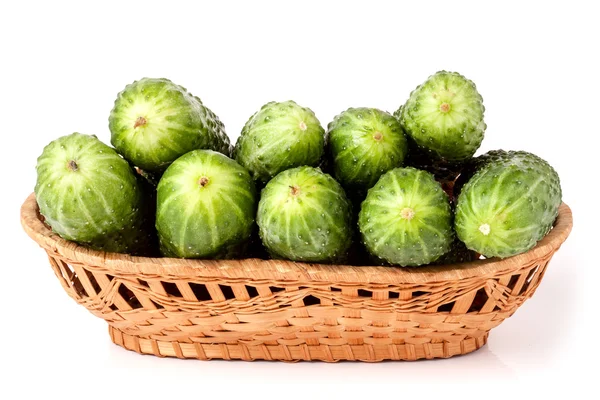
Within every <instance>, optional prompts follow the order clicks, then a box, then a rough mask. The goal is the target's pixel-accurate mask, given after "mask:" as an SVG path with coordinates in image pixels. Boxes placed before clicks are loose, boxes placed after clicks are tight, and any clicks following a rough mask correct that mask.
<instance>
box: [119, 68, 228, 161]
mask: <svg viewBox="0 0 600 400" xmlns="http://www.w3.org/2000/svg"><path fill="white" fill-rule="evenodd" d="M109 128H110V131H111V143H112V145H113V146H115V148H116V149H117V151H118V152H119V153H121V154H122V155H123V157H125V158H126V159H127V160H129V161H130V162H131V163H132V164H133V165H135V166H137V167H140V168H141V169H143V170H145V171H147V172H162V171H164V170H165V169H166V168H167V167H168V166H169V164H171V163H172V162H173V161H175V160H176V159H177V158H178V157H180V156H182V155H184V154H185V153H187V152H189V151H192V150H196V149H210V150H215V151H219V152H221V153H223V154H225V155H227V156H229V155H230V153H231V145H230V143H229V138H228V137H227V134H226V133H225V127H224V125H223V123H222V122H221V121H220V120H219V118H218V117H217V116H216V115H215V114H214V113H213V112H212V111H211V110H209V109H208V108H207V107H206V106H205V105H203V104H202V101H200V99H199V98H198V97H195V96H192V94H190V93H189V92H188V91H187V90H186V89H185V88H183V87H181V86H179V85H176V84H174V83H173V82H171V81H170V80H168V79H152V78H144V79H140V80H139V81H135V82H133V83H131V84H129V85H127V86H126V87H125V89H124V90H123V91H122V92H121V93H119V95H118V97H117V99H116V100H115V105H114V107H113V109H112V111H111V113H110V117H109Z"/></svg>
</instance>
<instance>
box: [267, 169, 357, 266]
mask: <svg viewBox="0 0 600 400" xmlns="http://www.w3.org/2000/svg"><path fill="white" fill-rule="evenodd" d="M294 188H296V189H294ZM294 192H295V193H296V194H294ZM351 220H352V208H351V205H350V202H349V201H348V200H347V198H346V195H345V193H344V190H343V189H342V187H341V186H340V184H339V183H338V182H336V181H335V180H334V179H333V178H332V177H331V176H329V175H327V174H324V173H323V172H321V170H320V169H318V168H312V167H307V166H303V167H298V168H293V169H289V170H286V171H284V172H282V173H280V174H278V175H277V176H276V177H275V178H273V179H272V180H271V181H270V182H269V183H268V184H267V186H266V187H265V188H264V189H263V191H262V194H261V199H260V202H259V204H258V214H257V222H258V226H259V228H260V230H259V234H260V237H261V239H262V242H263V244H264V245H265V247H266V248H267V250H268V251H269V252H270V254H271V255H272V256H273V257H275V258H285V259H288V260H293V261H305V262H338V261H341V260H343V259H344V258H345V257H346V254H347V251H348V248H349V247H350V244H351V242H352V227H351Z"/></svg>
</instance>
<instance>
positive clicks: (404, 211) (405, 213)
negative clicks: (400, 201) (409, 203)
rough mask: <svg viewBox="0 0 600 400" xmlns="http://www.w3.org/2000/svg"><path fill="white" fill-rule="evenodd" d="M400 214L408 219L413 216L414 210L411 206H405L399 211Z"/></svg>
mask: <svg viewBox="0 0 600 400" xmlns="http://www.w3.org/2000/svg"><path fill="white" fill-rule="evenodd" d="M400 216H401V217H402V218H404V219H406V220H408V221H410V220H411V219H413V218H414V217H415V210H413V209H412V208H409V207H406V208H403V209H402V210H401V211H400Z"/></svg>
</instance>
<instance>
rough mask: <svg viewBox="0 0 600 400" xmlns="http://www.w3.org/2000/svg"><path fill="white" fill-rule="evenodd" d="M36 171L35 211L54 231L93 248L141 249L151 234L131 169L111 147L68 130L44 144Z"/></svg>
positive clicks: (144, 204)
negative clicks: (67, 133) (70, 165)
mask: <svg viewBox="0 0 600 400" xmlns="http://www.w3.org/2000/svg"><path fill="white" fill-rule="evenodd" d="M71 161H73V162H74V163H75V164H73V167H75V168H76V169H75V170H73V167H71V168H70V167H69V163H70V162H71ZM36 170H37V182H36V185H35V194H36V199H37V202H38V205H39V207H40V213H41V214H42V215H43V216H44V218H45V221H46V223H47V224H48V225H50V227H51V228H52V230H53V231H54V232H56V233H58V234H59V235H60V236H61V237H62V238H64V239H67V240H72V241H75V242H78V243H80V244H82V245H85V246H88V247H91V248H93V249H96V250H104V251H109V252H118V253H131V254H144V253H145V251H146V250H147V246H148V245H149V243H150V242H151V235H152V232H150V231H148V230H147V229H146V228H147V226H146V225H147V216H148V215H147V213H146V206H147V205H148V204H146V202H145V201H146V198H145V195H144V193H143V191H142V188H141V187H140V184H139V182H138V181H137V178H136V176H135V173H134V171H133V170H132V168H131V167H130V166H129V164H128V163H127V161H125V160H124V159H123V158H121V157H120V156H119V155H118V154H117V153H116V152H115V150H114V149H112V148H110V147H108V146H107V145H105V144H104V143H102V142H101V141H100V140H98V139H97V138H96V137H95V136H90V135H84V134H81V133H73V134H71V135H67V136H63V137H61V138H59V139H56V140H54V141H53V142H51V143H50V144H48V145H47V146H46V147H45V148H44V150H43V152H42V154H41V155H40V157H39V158H38V160H37V167H36Z"/></svg>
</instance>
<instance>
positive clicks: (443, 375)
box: [0, 0, 600, 399]
mask: <svg viewBox="0 0 600 400" xmlns="http://www.w3.org/2000/svg"><path fill="white" fill-rule="evenodd" d="M120 3H122V4H120ZM1 4H2V5H0V70H1V73H0V79H2V84H1V85H0V116H1V117H0V132H1V136H0V149H1V150H0V151H1V156H0V163H1V169H0V171H1V174H2V175H1V182H2V184H1V185H0V200H1V202H2V207H1V208H0V213H1V214H0V216H1V230H0V235H1V241H0V246H1V249H0V251H1V252H0V257H1V258H0V259H1V260H2V265H1V267H0V268H1V269H0V296H1V304H2V308H1V312H0V337H1V341H0V346H1V351H0V365H1V367H2V370H3V371H2V372H1V374H0V382H1V383H0V398H6V399H8V398H25V397H28V395H36V396H38V397H39V396H44V398H46V397H48V396H50V397H54V396H56V395H59V396H61V397H62V398H64V399H71V398H78V399H86V398H95V397H103V398H106V397H107V396H113V397H114V398H126V396H127V398H131V397H132V396H139V397H140V398H142V396H143V397H146V398H152V397H160V398H163V399H168V398H173V399H177V398H179V399H183V398H194V397H200V396H206V397H209V396H210V398H213V399H214V398H234V397H238V398H239V396H242V395H243V396H244V397H262V398H266V397H270V396H277V397H278V398H286V397H291V398H296V397H300V396H302V397H303V398H311V397H328V398H337V397H338V396H341V395H345V396H348V395H350V397H353V396H356V397H361V398H372V397H374V396H384V395H385V396H387V397H389V398H407V397H409V398H410V396H414V397H416V396H419V398H425V397H429V396H431V395H433V394H434V393H438V394H442V395H443V396H444V398H452V397H455V396H459V397H461V398H475V397H479V398H490V397H492V398H495V397H506V398H521V397H524V396H525V395H527V394H528V393H529V392H533V393H538V395H537V396H539V397H537V398H541V397H544V396H545V394H547V393H556V392H557V391H564V392H572V393H574V392H575V391H576V390H579V389H582V388H585V387H588V385H593V384H594V385H595V384H597V373H598V367H597V364H595V363H594V362H596V361H597V357H598V355H599V354H598V352H597V348H598V342H599V339H598V337H597V332H598V330H597V329H594V326H593V325H595V326H596V327H597V323H596V322H597V321H594V320H597V319H598V317H599V314H598V308H597V306H596V304H594V300H596V301H597V299H598V296H594V294H595V293H597V291H598V289H597V288H598V279H600V277H599V276H598V268H599V266H598V265H597V264H598V263H597V262H594V258H595V257H594V255H593V251H594V250H595V249H597V248H598V245H597V241H598V239H597V238H598V228H597V226H598V223H599V222H600V221H599V218H598V211H597V209H598V200H597V199H598V197H597V195H598V185H599V183H598V175H599V172H598V167H597V165H596V164H597V154H598V147H597V144H598V137H599V134H600V128H599V125H598V122H597V121H598V115H599V110H600V84H599V82H600V63H599V62H598V59H597V57H598V49H599V45H598V41H599V39H600V29H599V28H598V24H599V21H598V16H599V12H598V9H596V8H595V7H594V2H592V1H590V2H587V3H585V2H578V1H568V2H564V3H552V2H543V3H542V2H540V3H533V2H527V3H525V2H510V1H508V2H507V1H502V2H494V3H493V5H492V3H491V2H472V3H471V2H468V3H467V2H461V1H456V0H454V1H449V0H445V1H440V2H426V1H424V2H419V1H411V2H406V3H400V2H380V1H372V0H370V1H362V2H327V3H326V2H324V1H322V2H312V1H302V2H272V3H262V2H261V3H260V4H258V3H254V4H250V2H248V4H246V3H242V2H239V3H234V2H228V1H223V2H218V3H217V2H216V1H215V2H211V3H200V2H194V3H192V2H190V3H183V2H178V1H168V2H165V3H164V4H160V3H155V2H102V3H101V2H97V3H96V4H95V5H92V4H91V3H88V2H79V3H64V2H58V1H51V2H39V3H36V2H28V1H21V2H18V3H17V2H14V5H13V4H12V3H9V2H2V3H1ZM16 4H18V5H16ZM440 69H447V70H452V71H458V72H460V73H462V74H464V75H466V76H467V77H468V78H470V79H472V80H473V81H475V83H476V84H477V87H478V89H479V91H480V93H481V94H482V96H483V98H484V103H485V106H486V114H485V119H486V122H487V124H488V129H487V132H486V138H485V140H484V143H483V146H482V148H481V149H480V152H482V151H487V150H489V149H496V148H504V149H523V150H528V151H532V152H534V153H537V154H538V155H540V156H541V157H543V158H545V159H546V160H548V161H549V162H550V163H551V164H552V165H553V166H554V167H555V168H556V170H557V171H558V172H559V174H560V176H561V179H562V185H563V191H564V200H565V201H566V202H567V203H568V204H569V205H570V206H571V207H572V208H573V212H574V216H575V228H574V230H573V233H572V235H571V237H570V238H569V240H568V241H567V242H566V243H565V244H564V246H563V248H562V249H561V250H560V251H559V252H558V253H557V255H556V256H555V258H554V260H553V261H552V263H551V265H550V267H549V270H548V272H547V274H546V277H545V278H544V281H543V282H542V284H541V286H540V288H539V290H538V291H537V293H536V295H535V296H534V298H533V299H531V300H530V301H528V302H527V303H526V304H525V305H524V306H523V307H522V308H521V309H520V310H519V311H518V312H517V314H516V315H515V316H513V317H512V318H510V319H509V320H507V321H506V322H505V323H504V324H503V325H501V326H500V327H498V328H497V329H495V330H494V331H493V332H492V333H491V336H490V341H489V344H488V345H487V346H485V347H484V348H482V349H481V350H479V351H478V352H476V353H473V354H471V355H468V356H464V357H459V358H453V359H448V360H439V361H425V362H415V363H407V362H398V363H390V362H388V363H380V364H359V363H340V364H334V365H330V364H324V363H299V364H284V363H267V362H254V363H245V362H223V361H212V362H200V361H196V360H188V361H181V360H175V359H159V358H155V357H150V356H139V355H137V354H135V353H131V352H128V351H125V350H123V349H121V348H119V347H117V346H115V345H113V344H111V342H110V339H109V336H108V334H107V328H106V324H105V323H104V321H102V320H99V319H97V318H95V317H93V316H92V315H91V314H90V313H89V312H87V311H86V310H85V309H84V308H83V307H79V306H77V305H76V304H75V303H74V302H73V301H72V300H71V299H70V298H68V296H67V295H66V294H65V293H64V292H63V290H62V288H61V287H60V285H59V283H58V282H57V280H56V278H55V277H54V275H53V273H52V271H51V269H50V267H49V266H48V265H47V260H46V258H45V254H44V252H43V251H42V250H41V249H40V248H39V247H38V246H37V245H36V244H35V243H34V242H32V241H31V240H30V239H29V238H28V237H27V236H26V235H25V233H24V232H23V231H22V229H21V227H20V224H19V207H20V204H21V203H22V201H23V200H24V199H25V198H26V196H27V195H28V194H29V193H30V192H31V191H32V190H33V186H34V183H35V168H34V167H35V162H36V158H37V156H38V155H39V154H40V153H41V150H42V148H43V146H44V145H46V144H47V143H48V142H50V141H51V140H53V139H55V138H57V137H59V136H62V135H66V134H69V133H71V132H74V131H79V132H82V133H88V134H96V135H97V136H98V137H99V138H101V139H102V140H104V141H105V142H109V139H110V135H109V131H108V114H109V111H110V109H111V108H112V103H113V101H114V99H115V96H116V94H117V93H118V92H119V91H120V90H122V88H123V87H124V86H125V85H126V84H128V83H130V82H132V81H133V80H136V79H139V78H141V77H144V76H149V77H167V78H170V79H171V80H173V81H174V82H176V83H179V84H181V85H183V86H185V87H186V88H188V89H189V90H190V91H191V92H192V93H193V94H195V95H197V96H199V97H200V98H201V99H202V100H203V101H204V103H205V104H206V105H208V106H209V107H210V108H211V109H212V110H213V111H214V112H215V113H216V114H217V115H219V117H220V118H221V120H222V121H224V123H225V125H226V127H227V131H228V133H229V135H230V137H231V139H232V140H235V138H236V137H237V136H238V133H239V132H240V130H241V128H242V126H243V124H244V123H245V121H246V120H247V118H248V117H249V116H250V115H251V114H252V113H253V112H254V111H256V110H257V109H258V108H259V107H260V106H261V105H262V104H263V103H266V102H268V101H271V100H278V101H283V100H287V99H294V100H295V101H297V102H298V103H299V104H302V105H305V106H308V107H310V108H312V109H313V110H314V111H315V113H316V114H317V117H318V118H319V119H320V120H321V122H322V124H323V125H326V124H327V123H328V122H329V121H330V120H331V119H332V118H333V117H334V116H335V115H336V114H337V113H339V112H341V111H342V110H344V109H346V108H347V107H350V106H354V107H357V106H367V107H377V108H381V109H383V110H387V111H390V112H392V111H394V110H395V109H396V108H398V106H400V105H401V104H402V103H403V102H404V101H405V100H406V99H407V97H408V95H409V93H410V91H411V90H412V89H414V87H416V86H417V85H418V84H419V83H421V82H422V81H424V80H425V79H426V78H427V77H428V76H429V75H430V74H432V73H434V72H436V71H438V70H440ZM588 362H592V364H591V365H589V364H587V363H588ZM593 371H595V372H593ZM594 378H596V379H594ZM251 384H267V385H274V384H284V385H285V386H284V387H282V388H281V389H277V390H273V389H271V390H268V389H267V388H265V389H263V390H261V391H255V390H253V389H250V386H249V385H251ZM311 384H317V385H325V384H331V385H332V386H330V387H324V388H319V389H312V388H308V387H307V386H306V385H311ZM384 384H394V385H396V387H395V388H392V390H390V389H388V388H385V387H383V385H384ZM267 390H268V391H267ZM380 392H381V393H380ZM440 398H441V397H440Z"/></svg>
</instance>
